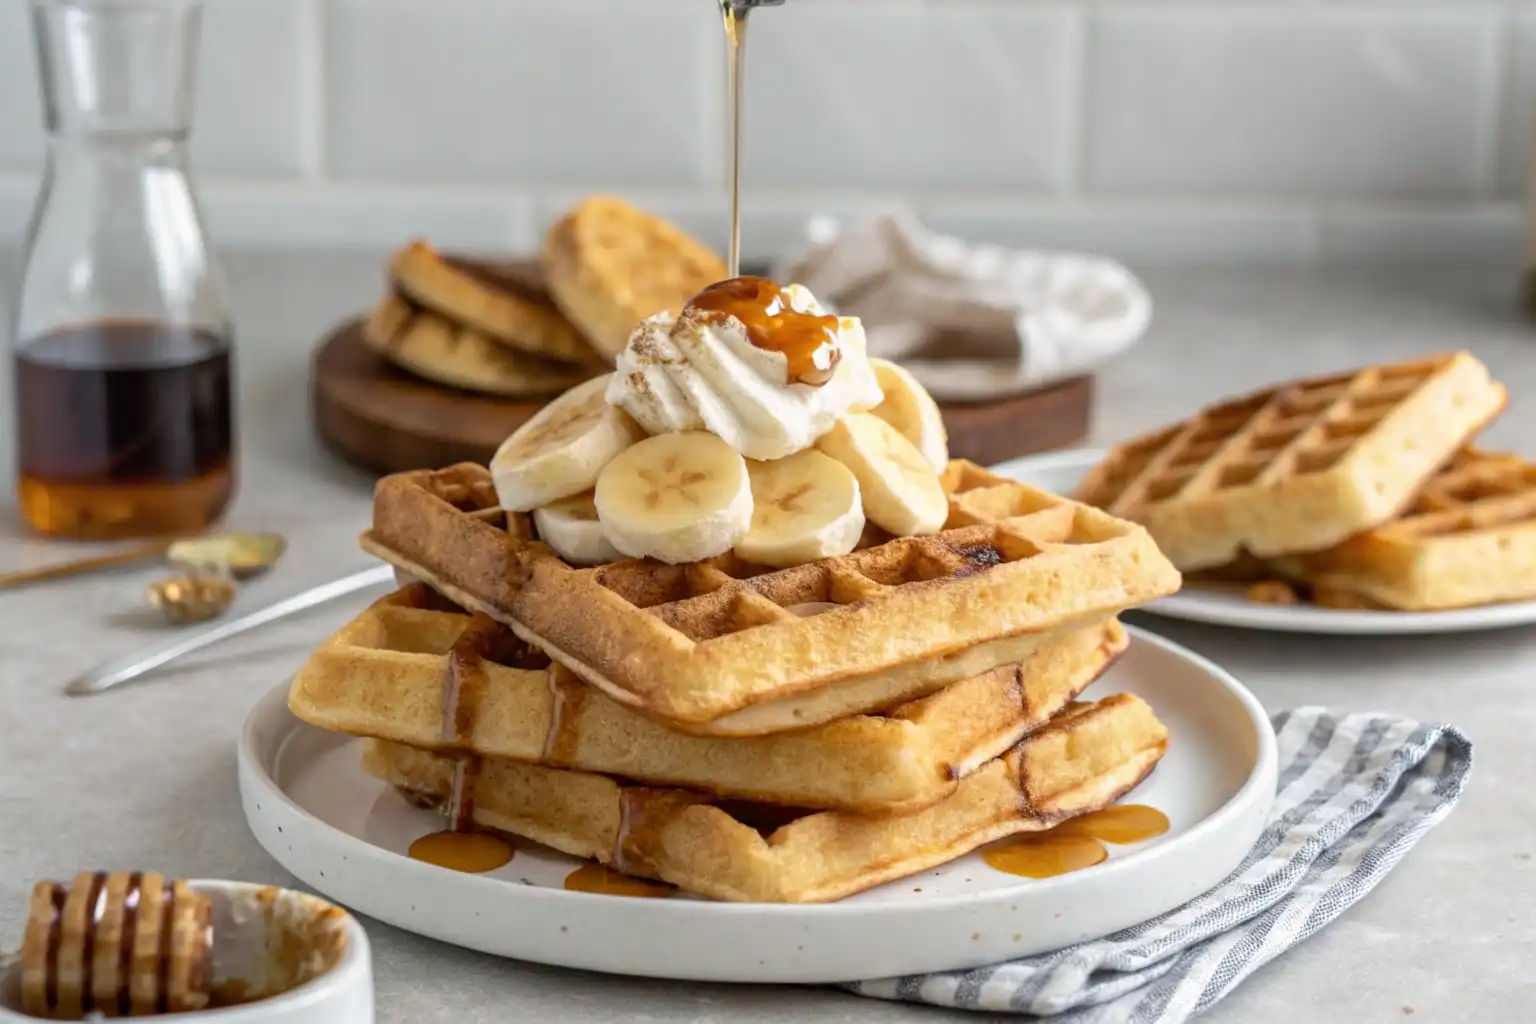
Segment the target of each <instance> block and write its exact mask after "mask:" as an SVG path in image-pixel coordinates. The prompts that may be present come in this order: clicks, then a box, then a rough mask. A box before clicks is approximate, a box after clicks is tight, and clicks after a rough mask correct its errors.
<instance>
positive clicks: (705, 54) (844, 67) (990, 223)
mask: <svg viewBox="0 0 1536 1024" xmlns="http://www.w3.org/2000/svg"><path fill="white" fill-rule="evenodd" d="M27 7H28V0H0V243H5V242H8V241H14V240H15V239H16V238H18V237H19V236H20V233H21V230H22V228H23V225H24V223H25V216H26V211H27V209H28V208H29V207H30V202H31V196H32V195H33V194H34V193H35V189H36V183H37V171H38V168H39V165H40V160H41V154H42V148H43V135H42V131H41V127H40V123H41V117H40V111H39V109H38V100H37V86H36V72H35V69H34V66H33V55H32V40H31V28H30V25H29V23H28V14H27ZM748 79H749V81H748V113H747V117H748V120H747V142H746V165H745V170H744V174H743V177H744V181H745V182H746V184H747V190H746V196H745V201H744V209H743V244H744V250H745V252H746V254H747V255H748V256H749V257H750V258H753V259H760V258H766V257H773V256H777V255H779V254H781V253H783V252H784V251H786V250H789V249H793V248H795V247H797V246H798V245H799V244H801V239H802V237H803V232H804V225H805V221H806V219H807V218H808V217H809V216H811V215H812V214H816V213H827V214H830V215H833V216H837V217H841V218H845V219H849V218H857V217H861V216H865V215H867V214H869V213H872V212H874V211H877V210H879V209H881V208H883V207H887V206H890V205H894V204H897V203H905V204H909V205H912V206H914V207H915V208H917V209H918V210H919V211H920V212H921V213H922V214H923V215H924V217H925V218H926V219H927V220H928V221H929V222H930V223H932V224H933V225H934V226H935V227H936V228H939V229H941V230H945V231H954V232H957V233H962V234H966V235H969V236H973V237H977V238H985V239H988V240H992V241H998V242H1004V243H1009V244H1017V245H1029V246H1043V247H1060V248H1074V249H1084V250H1092V251H1099V252H1104V253H1106V254H1109V255H1113V256H1117V257H1119V258H1121V259H1125V260H1127V261H1129V262H1132V263H1134V264H1137V265H1140V266H1157V265H1181V266H1189V265H1202V264H1209V265H1222V266H1229V265H1234V264H1244V263H1246V264H1250V265H1255V266H1295V265H1300V264H1311V263H1321V264H1327V265H1345V264H1348V265H1355V264H1370V263H1372V262H1379V263H1399V264H1401V263H1408V264H1419V263H1426V262H1430V263H1432V262H1443V263H1458V264H1459V263H1465V262H1467V261H1469V260H1476V259H1487V260H1489V261H1495V260H1497V261H1505V262H1507V261H1508V260H1509V259H1511V256H1510V253H1511V252H1512V251H1513V250H1514V248H1515V244H1516V242H1517V241H1518V238H1519V232H1520V221H1521V210H1520V205H1519V200H1520V199H1521V197H1523V195H1524V193H1525V189H1526V181H1527V177H1528V174H1527V167H1528V162H1529V153H1528V151H1529V149H1530V137H1531V132H1530V123H1531V122H1532V120H1533V119H1536V0H789V2H788V3H786V4H785V5H784V6H783V7H779V8H774V9H766V10H762V11H759V12H757V13H756V14H754V15H753V16H752V22H751V25H750V31H749V36H748ZM726 103H727V101H726V88H725V47H724V42H723V39H722V33H721V31H720V22H719V17H718V13H717V11H716V9H715V4H714V0H558V2H556V0H432V2H425V0H207V13H206V15H205V29H204V40H203V50H202V54H201V60H200V72H199V94H198V98H197V108H196V109H197V115H196V123H195V126H194V136H193V154H194V162H195V165H196V167H197V169H198V172H199V178H200V180H201V182H202V183H203V189H204V199H205V203H204V205H205V207H206V208H207V210H208V217H209V221H210V224H211V225H212V230H213V232H214V234H215V238H216V239H217V240H218V241H219V242H221V243H222V244H225V245H253V246H261V247H268V248H270V247H280V246H284V245H293V246H296V247H342V246H367V247H370V248H382V247H387V246H389V245H392V244H396V243H398V242H399V241H401V240H403V239H404V238H405V237H406V236H409V235H416V234H420V235H425V236H427V237H430V238H433V239H434V240H435V241H438V242H439V243H440V244H443V245H449V246H454V247H461V248H470V249H480V250H496V249H499V248H513V249H526V248H528V247H530V246H533V245H536V244H537V243H538V240H539V238H540V237H541V236H542V233H543V230H544V227H545V226H546V225H547V223H548V222H549V221H550V220H552V219H553V218H554V217H556V216H558V215H559V213H560V212H561V211H562V210H563V209H564V208H565V207H566V206H567V205H568V204H569V203H570V202H572V201H573V200H574V199H576V198H577V197H579V196H580V195H582V194H584V193H586V192H589V191H609V192H617V193H620V194H624V195H627V196H630V197H631V198H633V199H635V200H636V201H638V202H640V203H641V204H642V205H645V206H648V207H649V208H652V209H654V210H656V211H657V212H659V213H662V214H664V215H666V216H669V217H673V218H675V219H676V220H678V221H679V223H681V224H682V225H683V226H684V227H686V228H688V229H689V230H690V231H693V232H694V233H696V234H698V235H699V236H700V237H702V238H704V239H705V240H706V241H709V242H710V243H712V244H715V245H717V246H721V247H722V248H723V246H724V244H725V235H726V231H727V224H726V216H727V212H728V198H727V192H726V179H727V153H726V117H725V111H726Z"/></svg>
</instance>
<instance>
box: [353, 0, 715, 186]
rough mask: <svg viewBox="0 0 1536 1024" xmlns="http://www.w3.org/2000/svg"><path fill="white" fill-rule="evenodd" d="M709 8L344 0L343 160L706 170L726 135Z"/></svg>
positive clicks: (515, 168) (482, 168)
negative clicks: (722, 128)
mask: <svg viewBox="0 0 1536 1024" xmlns="http://www.w3.org/2000/svg"><path fill="white" fill-rule="evenodd" d="M699 8H702V10H701V9H699ZM709 15H710V11H709V9H708V7H706V6H705V5H704V3H703V2H702V0H701V2H700V3H698V4H695V5H693V9H690V8H689V6H688V5H686V4H679V3H672V2H660V3H658V2H656V0H647V2H645V3H641V4H635V3H612V2H609V3H595V2H588V0H560V2H559V3H558V4H556V3H547V2H546V3H537V2H525V3H505V2H484V0H434V2H432V3H423V2H422V0H333V2H332V3H331V21H330V24H329V26H328V31H327V44H328V53H329V58H330V64H329V75H330V90H329V95H328V97H327V99H328V103H329V107H328V111H327V117H326V121H327V123H328V124H329V125H330V143H331V153H330V155H331V162H330V167H331V171H332V172H333V173H334V174H335V176H336V177H338V178H363V179H378V178H394V179H402V180H411V181H425V182H497V183H506V184H512V183H539V184H558V185H568V184H571V183H573V182H582V181H595V180H599V179H602V178H615V177H617V178H620V179H622V180H624V181H625V182H627V183H629V184H633V185H640V186H644V185H698V184H703V183H705V182H706V181H707V180H709V179H711V178H713V177H714V174H715V170H716V168H717V166H718V162H719V160H720V150H721V148H722V142H721V134H720V124H719V117H718V116H717V115H718V104H717V100H716V96H715V93H716V90H717V89H718V87H719V85H720V81H719V80H720V77H721V76H720V73H719V67H718V66H717V62H716V60H715V59H714V58H715V56H716V54H715V50H716V48H717V47H718V46H719V37H720V35H721V29H720V26H719V25H718V23H717V19H716V18H712V17H710V16H709Z"/></svg>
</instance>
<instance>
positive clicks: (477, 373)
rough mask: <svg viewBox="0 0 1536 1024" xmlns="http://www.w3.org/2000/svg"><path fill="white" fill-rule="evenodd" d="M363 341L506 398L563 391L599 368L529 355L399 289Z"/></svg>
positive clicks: (419, 369) (407, 365) (397, 359)
mask: <svg viewBox="0 0 1536 1024" xmlns="http://www.w3.org/2000/svg"><path fill="white" fill-rule="evenodd" d="M362 337H363V341H364V342H365V343H366V344H367V345H368V347H369V348H371V349H373V350H374V351H375V352H378V353H379V354H380V355H382V356H383V357H384V358H386V359H388V360H389V361H390V362H392V363H394V364H395V365H396V366H398V367H400V368H401V369H403V370H405V371H407V372H409V373H414V374H416V375H417V376H418V377H423V378H425V379H427V380H430V381H433V382H435V383H438V384H446V385H448V386H449V387H455V388H463V389H464V390H466V391H478V392H482V393H484V394H488V395H501V396H503V397H507V398H536V397H543V396H549V395H554V394H558V393H559V392H561V391H564V390H566V389H567V388H569V387H571V386H573V385H575V384H580V383H581V382H582V381H584V380H587V379H588V378H590V377H592V376H594V374H595V369H593V368H590V367H588V368H583V367H578V366H574V365H572V364H570V363H556V362H551V361H549V360H547V359H539V358H536V357H534V356H530V355H526V354H524V353H522V352H519V351H518V350H516V349H512V348H507V347H506V346H505V345H499V344H497V343H496V342H494V341H491V340H490V339H489V338H487V337H486V336H485V335H483V334H481V333H480V332H479V331H477V330H476V329H474V328H472V327H466V326H464V325H462V324H458V323H454V322H453V321H452V320H449V319H448V318H447V317H444V316H440V315H438V314H437V313H434V312H432V311H431V310H428V309H422V308H420V307H418V306H414V305H412V304H411V303H410V302H409V301H407V300H406V299H404V298H401V297H400V296H398V295H393V294H391V295H386V296H385V297H384V298H383V300H382V301H380V303H379V305H378V306H376V307H375V308H374V310H373V312H372V313H370V314H369V316H368V318H367V319H366V320H364V321H363V329H362Z"/></svg>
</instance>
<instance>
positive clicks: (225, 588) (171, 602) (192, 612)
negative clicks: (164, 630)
mask: <svg viewBox="0 0 1536 1024" xmlns="http://www.w3.org/2000/svg"><path fill="white" fill-rule="evenodd" d="M145 596H146V597H147V598H148V599H149V603H150V604H151V605H152V606H153V607H155V608H156V609H158V610H159V611H160V614H162V615H164V616H165V617H166V618H167V619H170V620H171V621H172V622H177V623H182V624H186V623H189V622H207V621H208V620H209V619H216V618H218V617H219V616H220V615H223V614H224V610H225V609H226V608H228V607H229V603H230V602H231V601H233V600H234V599H235V584H234V582H233V581H232V580H230V578H229V577H227V576H198V575H192V576H172V577H171V578H170V579H167V580H157V581H156V582H154V583H151V584H150V585H149V590H148V591H147V592H146V594H145Z"/></svg>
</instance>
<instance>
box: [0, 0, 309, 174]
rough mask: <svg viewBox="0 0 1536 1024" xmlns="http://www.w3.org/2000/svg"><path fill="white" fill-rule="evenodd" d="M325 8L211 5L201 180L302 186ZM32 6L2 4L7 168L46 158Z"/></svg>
mask: <svg viewBox="0 0 1536 1024" xmlns="http://www.w3.org/2000/svg"><path fill="white" fill-rule="evenodd" d="M323 2H324V0H208V3H207V4H206V6H205V8H204V12H203V30H202V40H201V46H200V49H199V51H198V58H199V59H198V68H197V92H196V99H195V102H194V106H193V125H192V161H193V164H194V166H196V167H197V168H198V170H199V171H202V172H212V173H227V174H236V175H242V176H270V177H274V178H283V177H297V176H298V175H299V174H300V172H301V171H302V170H303V161H302V149H303V137H304V133H305V131H306V130H307V128H308V127H309V124H310V120H309V119H310V117H311V116H312V114H311V111H312V110H313V109H314V108H315V104H313V103H311V102H310V97H308V96H306V95H304V93H303V90H302V89H301V83H302V81H303V78H302V69H303V66H304V62H305V61H309V60H312V59H314V52H313V50H314V47H315V45H316V42H317V41H316V40H315V39H314V38H313V33H312V32H310V31H309V25H308V21H309V19H308V18H307V12H308V10H309V8H310V6H311V5H312V4H319V3H323ZM29 8H30V0H3V2H0V168H3V167H6V166H15V167H30V166H35V165H36V164H37V163H38V162H39V161H40V160H41V159H42V154H43V142H44V136H43V115H42V101H41V96H40V91H39V87H38V80H37V67H36V56H35V52H34V46H33V38H32V23H31V17H30V14H29Z"/></svg>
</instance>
